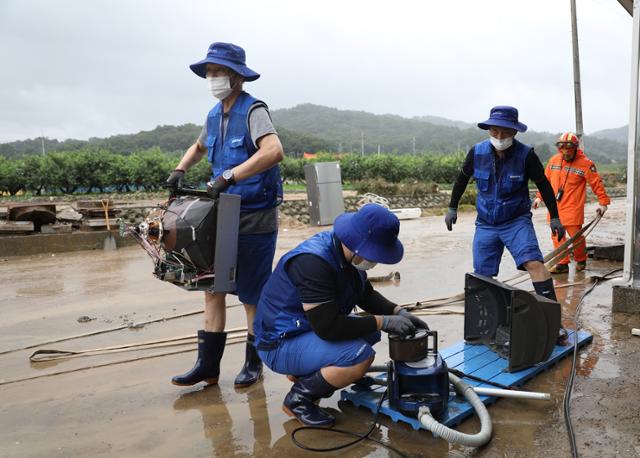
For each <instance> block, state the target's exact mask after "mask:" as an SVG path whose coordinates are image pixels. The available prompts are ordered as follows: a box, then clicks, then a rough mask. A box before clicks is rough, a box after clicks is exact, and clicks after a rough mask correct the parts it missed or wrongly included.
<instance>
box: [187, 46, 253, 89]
mask: <svg viewBox="0 0 640 458" xmlns="http://www.w3.org/2000/svg"><path fill="white" fill-rule="evenodd" d="M245 60H246V57H245V53H244V49H242V48H241V47H240V46H236V45H234V44H231V43H211V46H209V50H208V51H207V57H205V58H204V59H202V60H201V61H200V62H196V63H195V64H191V65H189V68H191V70H193V73H195V74H196V75H198V76H199V77H201V78H206V77H207V64H218V65H224V66H225V67H229V68H230V69H231V70H233V71H234V72H236V73H238V74H240V75H242V76H243V77H244V79H245V81H255V80H257V79H258V78H260V74H259V73H256V72H254V71H253V70H251V69H250V68H249V67H247V65H246V64H245Z"/></svg>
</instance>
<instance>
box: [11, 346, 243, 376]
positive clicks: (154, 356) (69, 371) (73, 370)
mask: <svg viewBox="0 0 640 458" xmlns="http://www.w3.org/2000/svg"><path fill="white" fill-rule="evenodd" d="M245 341H246V339H237V340H233V341H232V342H227V345H234V344H238V343H243V342H245ZM194 350H196V347H193V348H186V349H182V350H175V351H169V352H164V353H153V354H151V355H146V356H138V357H136V358H129V359H122V360H118V361H111V362H108V363H102V364H92V365H90V366H83V367H77V368H75V369H67V370H64V371H57V372H49V373H47V374H40V375H34V376H31V377H23V378H18V379H13V380H0V386H4V385H10V384H12V383H20V382H27V381H29V380H35V379H40V378H45V377H53V376H55V375H63V374H71V373H73V372H80V371H86V370H89V369H97V368H99V367H107V366H115V365H118V364H125V363H131V362H135V361H143V360H145V359H152V358H160V357H162V356H169V355H177V354H179V353H187V352H190V351H194Z"/></svg>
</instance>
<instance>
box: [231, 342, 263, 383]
mask: <svg viewBox="0 0 640 458" xmlns="http://www.w3.org/2000/svg"><path fill="white" fill-rule="evenodd" d="M255 340H256V336H254V335H253V334H247V347H246V349H245V352H244V355H245V356H244V366H242V369H241V370H240V373H239V374H238V376H237V377H236V381H235V383H234V386H235V388H246V387H248V386H250V385H253V384H254V383H256V382H257V381H258V379H259V378H260V376H261V375H262V360H261V359H260V357H259V356H258V352H257V351H256V347H255V346H254V342H255Z"/></svg>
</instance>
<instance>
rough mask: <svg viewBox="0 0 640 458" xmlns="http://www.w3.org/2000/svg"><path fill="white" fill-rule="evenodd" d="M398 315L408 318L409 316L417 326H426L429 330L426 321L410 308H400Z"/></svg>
mask: <svg viewBox="0 0 640 458" xmlns="http://www.w3.org/2000/svg"><path fill="white" fill-rule="evenodd" d="M398 315H399V316H404V317H406V318H409V319H410V320H411V322H412V323H413V325H414V326H415V327H416V328H424V329H426V330H427V331H428V330H429V325H428V324H427V323H426V322H425V321H423V320H421V319H420V318H418V317H417V316H415V315H414V314H413V313H411V312H410V311H409V310H405V309H400V311H399V312H398Z"/></svg>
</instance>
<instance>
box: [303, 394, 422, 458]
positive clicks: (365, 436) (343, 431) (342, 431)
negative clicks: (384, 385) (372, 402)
mask: <svg viewBox="0 0 640 458" xmlns="http://www.w3.org/2000/svg"><path fill="white" fill-rule="evenodd" d="M386 396H387V390H384V393H382V396H381V397H380V401H378V405H377V407H376V411H375V413H374V415H373V422H372V423H371V427H370V428H369V431H367V432H366V433H365V434H359V433H354V432H353V431H347V430H346V429H338V428H331V429H327V428H323V427H320V426H300V427H298V428H296V429H294V430H293V431H292V432H291V441H292V442H293V443H294V444H295V445H296V446H298V447H299V448H301V449H302V450H306V451H309V452H335V451H336V450H342V449H344V448H347V447H351V446H352V445H355V444H357V443H358V442H360V441H363V440H365V439H366V440H370V441H372V442H375V443H377V444H379V445H381V446H383V447H384V448H386V449H388V450H391V451H392V452H394V453H395V454H397V455H398V456H401V457H407V455H405V454H404V453H402V452H401V451H400V450H398V449H396V448H395V447H393V446H392V445H389V444H385V443H384V442H382V441H380V440H378V439H374V438H373V437H370V434H371V433H372V432H373V430H374V429H375V427H376V426H377V425H378V416H379V415H380V407H382V401H384V398H385V397H386ZM311 430H313V431H324V432H331V433H338V434H344V435H346V436H354V437H356V438H357V439H355V440H352V441H351V442H347V443H346V444H342V445H337V446H335V447H327V448H316V447H310V446H308V445H305V444H303V443H302V442H300V441H299V440H298V439H296V434H297V433H298V432H299V431H311ZM422 456H424V457H425V458H426V455H422Z"/></svg>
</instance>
